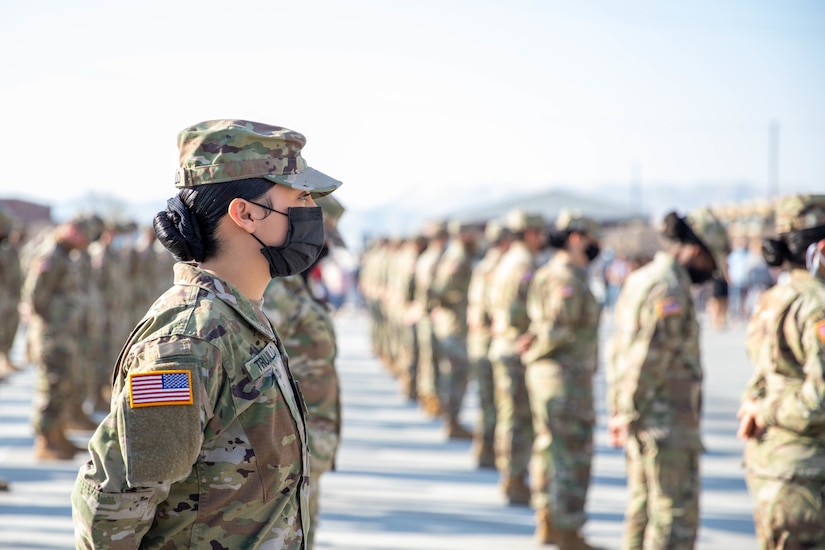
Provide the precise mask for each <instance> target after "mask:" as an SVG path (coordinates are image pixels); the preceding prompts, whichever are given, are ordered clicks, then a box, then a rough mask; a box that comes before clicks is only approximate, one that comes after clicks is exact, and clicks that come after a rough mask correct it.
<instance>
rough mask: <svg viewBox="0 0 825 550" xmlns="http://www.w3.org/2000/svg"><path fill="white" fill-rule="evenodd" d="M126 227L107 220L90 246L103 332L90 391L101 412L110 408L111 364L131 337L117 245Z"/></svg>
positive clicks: (94, 405) (120, 252)
mask: <svg viewBox="0 0 825 550" xmlns="http://www.w3.org/2000/svg"><path fill="white" fill-rule="evenodd" d="M125 229H126V227H125V226H123V225H121V224H118V223H117V222H114V221H108V222H106V223H104V227H103V231H102V233H101V235H100V239H98V240H97V241H96V242H93V243H92V244H91V245H89V255H90V256H91V264H92V279H93V280H94V284H95V285H96V287H97V289H98V292H99V295H100V302H101V312H100V313H101V316H100V323H101V327H100V334H99V335H98V337H97V344H96V346H95V348H94V350H93V351H94V352H95V354H94V357H93V359H92V368H93V369H94V370H93V372H92V373H90V375H89V377H88V387H89V394H90V397H91V401H92V408H93V410H95V411H99V412H108V411H109V397H110V395H109V391H110V387H111V384H112V366H113V365H114V364H115V361H116V360H117V354H118V352H119V351H120V345H121V343H122V342H123V341H124V340H125V339H126V338H127V337H128V335H129V331H130V330H131V325H130V326H129V327H128V328H125V329H121V327H122V326H123V325H125V323H124V322H123V321H124V318H125V317H126V294H127V292H125V291H124V285H126V284H128V283H127V281H128V280H129V278H127V277H126V273H127V271H126V266H125V263H126V262H125V261H124V260H125V259H126V258H125V255H124V253H123V252H124V251H123V250H120V249H118V247H117V246H116V245H115V242H116V241H115V239H116V238H117V236H118V235H119V234H120V233H122V232H124V231H125Z"/></svg>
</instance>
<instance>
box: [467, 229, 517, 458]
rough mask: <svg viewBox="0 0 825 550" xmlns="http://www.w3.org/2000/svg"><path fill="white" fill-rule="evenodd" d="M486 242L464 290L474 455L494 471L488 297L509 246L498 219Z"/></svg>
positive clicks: (494, 410) (485, 234)
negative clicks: (474, 391)
mask: <svg viewBox="0 0 825 550" xmlns="http://www.w3.org/2000/svg"><path fill="white" fill-rule="evenodd" d="M484 237H485V239H486V240H487V242H488V243H489V247H488V249H487V252H486V253H485V254H484V257H483V258H482V259H481V261H480V262H478V263H477V264H476V266H475V267H474V268H473V273H472V276H471V277H470V285H469V287H468V289H467V356H468V359H469V361H470V372H471V375H472V376H475V378H476V382H477V383H478V401H479V403H478V411H479V415H478V422H477V427H476V431H475V434H474V442H473V447H474V453H475V457H476V462H477V464H478V467H479V468H495V466H496V455H495V432H496V403H495V398H494V390H493V365H492V364H491V363H490V359H489V357H488V354H489V351H490V339H491V332H490V329H491V323H492V320H491V318H490V306H489V297H490V293H491V290H492V287H493V282H492V277H493V273H494V272H495V268H496V266H497V265H498V262H499V260H500V259H501V256H502V255H503V254H504V253H505V252H506V251H507V249H508V248H509V247H510V242H511V235H510V233H509V231H507V230H505V229H504V228H503V227H502V225H501V222H499V221H498V220H490V221H489V222H487V225H486V227H485V228H484Z"/></svg>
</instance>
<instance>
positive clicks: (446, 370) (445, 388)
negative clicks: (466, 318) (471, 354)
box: [436, 334, 470, 419]
mask: <svg viewBox="0 0 825 550" xmlns="http://www.w3.org/2000/svg"><path fill="white" fill-rule="evenodd" d="M436 345H437V346H438V351H439V355H440V356H441V357H442V358H443V363H442V365H443V366H442V371H441V373H440V374H439V384H438V385H439V390H440V391H439V398H440V400H441V403H442V408H443V409H444V416H445V417H446V418H451V419H458V416H459V414H460V413H461V404H462V403H463V402H464V395H465V394H466V393H467V379H468V378H469V376H470V360H469V359H468V358H467V337H466V336H465V335H463V334H451V335H449V336H443V337H439V338H438V340H437V343H436Z"/></svg>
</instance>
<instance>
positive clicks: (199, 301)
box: [72, 263, 309, 549]
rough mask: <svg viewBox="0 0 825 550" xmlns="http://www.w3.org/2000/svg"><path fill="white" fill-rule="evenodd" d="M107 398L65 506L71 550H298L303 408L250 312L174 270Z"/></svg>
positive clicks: (277, 348)
mask: <svg viewBox="0 0 825 550" xmlns="http://www.w3.org/2000/svg"><path fill="white" fill-rule="evenodd" d="M161 384H162V386H163V390H161V389H160V388H159V387H158V386H160V385H161ZM152 385H155V388H154V390H153V388H152ZM112 391H113V394H112V404H111V405H112V412H111V413H110V414H109V415H108V416H107V417H106V418H105V419H104V420H103V422H102V423H101V425H100V426H99V427H98V429H97V431H96V432H95V434H94V435H93V436H92V439H91V441H90V442H89V451H90V453H91V455H92V457H91V460H90V461H89V462H87V463H86V464H85V465H83V466H81V468H80V472H79V474H78V478H77V481H76V483H75V487H74V491H73V493H72V507H73V517H74V522H75V539H76V544H77V546H78V548H110V549H111V548H131V549H134V548H137V547H140V548H193V549H194V548H291V549H294V548H304V547H305V543H304V533H306V532H307V528H308V521H309V519H308V518H309V514H308V512H307V511H306V510H307V498H308V494H307V487H308V483H307V476H308V466H307V452H306V435H305V427H304V418H303V416H304V412H303V401H302V400H301V398H300V394H299V393H298V391H297V388H296V386H295V383H294V381H293V379H292V376H291V374H290V372H289V368H288V366H287V363H286V355H285V351H284V348H283V346H282V345H281V344H280V342H279V341H278V337H277V335H276V333H275V331H274V329H273V328H272V325H271V324H270V322H269V321H268V320H267V318H266V317H265V316H264V315H263V313H262V312H261V311H260V309H259V307H258V306H257V305H256V304H253V303H252V302H250V301H249V300H248V299H246V298H245V297H243V296H242V295H241V294H240V293H239V292H238V291H237V290H236V289H234V288H233V287H231V286H230V285H228V284H227V283H225V282H223V281H221V280H220V279H217V278H215V277H214V276H212V275H211V274H209V273H207V272H206V271H202V270H200V269H199V268H197V267H195V266H194V265H190V264H184V263H179V264H177V265H175V285H174V286H173V287H172V288H171V289H169V290H168V291H167V292H166V293H165V294H164V295H162V296H161V297H160V298H158V300H157V301H156V302H155V304H154V305H153V306H152V308H151V309H150V310H149V312H148V313H147V314H146V316H145V317H144V318H143V320H142V321H141V322H140V323H139V324H138V326H137V327H136V328H135V330H134V331H133V332H132V335H131V336H130V338H129V341H128V342H127V344H126V346H125V347H124V348H123V351H121V355H120V358H119V359H118V362H117V365H116V370H115V378H114V387H113V390H112ZM152 391H156V392H159V394H155V393H151V392H152Z"/></svg>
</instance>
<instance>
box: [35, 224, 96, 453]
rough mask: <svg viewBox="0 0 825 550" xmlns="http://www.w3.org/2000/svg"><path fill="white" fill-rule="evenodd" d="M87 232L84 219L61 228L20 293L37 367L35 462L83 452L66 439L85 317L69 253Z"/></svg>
mask: <svg viewBox="0 0 825 550" xmlns="http://www.w3.org/2000/svg"><path fill="white" fill-rule="evenodd" d="M90 232H91V227H90V226H89V220H88V218H84V217H79V218H75V219H74V220H71V221H69V222H66V223H63V224H60V225H59V226H58V227H57V228H56V229H55V230H54V234H53V237H54V238H53V240H52V241H51V242H50V243H49V244H48V245H45V246H43V247H42V248H40V249H39V254H37V255H36V256H35V257H34V258H33V260H32V263H31V266H30V267H29V269H28V272H27V276H26V282H25V285H24V289H23V297H24V300H25V301H26V303H27V305H28V310H29V311H30V315H31V318H30V320H29V329H28V333H27V334H28V342H29V352H30V353H31V359H32V361H33V362H34V363H35V364H36V365H37V368H38V373H37V386H36V391H37V393H36V396H35V403H34V418H33V422H34V433H35V442H34V456H35V458H38V459H46V460H54V459H70V458H72V457H73V456H74V455H75V453H76V452H77V451H79V450H81V449H78V448H77V447H75V446H74V445H73V444H72V443H71V442H70V441H69V440H68V439H67V438H66V435H65V429H66V424H67V422H68V420H69V418H68V415H69V414H70V413H71V411H70V410H69V406H70V404H71V403H72V394H73V392H77V391H78V389H77V388H76V387H75V385H74V383H73V382H74V379H73V372H74V370H73V369H74V368H75V366H74V362H75V361H77V359H78V353H79V348H78V339H79V333H80V329H81V322H82V313H83V310H82V307H81V304H80V298H81V281H80V278H79V277H80V275H79V273H78V271H77V268H76V265H75V264H74V263H73V262H72V260H71V258H70V253H71V251H72V250H83V249H85V248H86V247H87V246H89V235H90Z"/></svg>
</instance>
